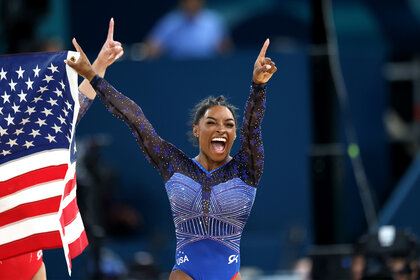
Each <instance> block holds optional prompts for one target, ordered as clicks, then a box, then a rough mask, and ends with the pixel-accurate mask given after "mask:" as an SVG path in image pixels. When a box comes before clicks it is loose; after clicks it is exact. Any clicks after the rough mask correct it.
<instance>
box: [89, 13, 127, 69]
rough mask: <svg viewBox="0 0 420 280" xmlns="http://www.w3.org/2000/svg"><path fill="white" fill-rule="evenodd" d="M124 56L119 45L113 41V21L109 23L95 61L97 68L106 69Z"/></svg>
mask: <svg viewBox="0 0 420 280" xmlns="http://www.w3.org/2000/svg"><path fill="white" fill-rule="evenodd" d="M123 54H124V50H123V48H122V46H121V43H120V42H118V41H114V19H113V18H111V20H110V21H109V28H108V35H107V38H106V41H105V43H104V45H103V46H102V49H101V51H100V52H99V54H98V57H97V59H96V61H95V64H97V67H99V68H107V67H108V66H109V65H111V64H112V63H114V61H115V60H117V59H118V58H120V57H121V56H122V55H123Z"/></svg>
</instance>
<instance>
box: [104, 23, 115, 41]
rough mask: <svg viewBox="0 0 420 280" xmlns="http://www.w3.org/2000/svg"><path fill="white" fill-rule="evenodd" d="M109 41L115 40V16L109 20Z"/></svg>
mask: <svg viewBox="0 0 420 280" xmlns="http://www.w3.org/2000/svg"><path fill="white" fill-rule="evenodd" d="M106 39H107V41H113V40H114V18H111V20H110V21H109V28H108V36H107V38H106Z"/></svg>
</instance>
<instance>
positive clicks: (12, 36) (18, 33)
mask: <svg viewBox="0 0 420 280" xmlns="http://www.w3.org/2000/svg"><path fill="white" fill-rule="evenodd" d="M49 2H50V1H49V0H2V1H0V5H1V6H0V11H1V15H0V20H1V25H2V27H3V33H4V38H5V41H6V45H7V46H6V53H9V54H10V53H18V52H34V51H40V50H41V49H42V43H41V42H40V40H39V39H38V38H37V37H36V28H37V26H38V24H39V22H40V20H42V19H43V17H44V16H45V15H46V14H47V12H48V10H49V7H50V3H49Z"/></svg>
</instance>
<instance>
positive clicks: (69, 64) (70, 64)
mask: <svg viewBox="0 0 420 280" xmlns="http://www.w3.org/2000/svg"><path fill="white" fill-rule="evenodd" d="M64 63H65V64H67V65H68V66H70V67H71V68H74V65H75V64H76V63H74V62H73V61H71V60H70V59H66V60H64Z"/></svg>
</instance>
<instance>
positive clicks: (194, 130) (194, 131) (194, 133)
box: [193, 125, 199, 137]
mask: <svg viewBox="0 0 420 280" xmlns="http://www.w3.org/2000/svg"><path fill="white" fill-rule="evenodd" d="M193 135H194V136H195V137H198V135H199V131H198V126H197V125H193Z"/></svg>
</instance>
